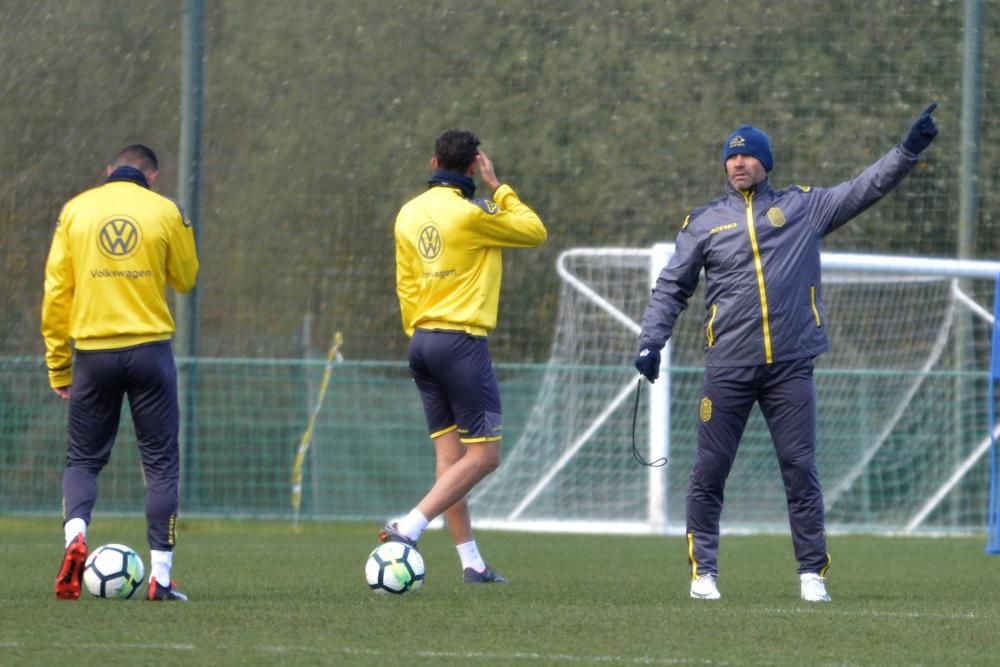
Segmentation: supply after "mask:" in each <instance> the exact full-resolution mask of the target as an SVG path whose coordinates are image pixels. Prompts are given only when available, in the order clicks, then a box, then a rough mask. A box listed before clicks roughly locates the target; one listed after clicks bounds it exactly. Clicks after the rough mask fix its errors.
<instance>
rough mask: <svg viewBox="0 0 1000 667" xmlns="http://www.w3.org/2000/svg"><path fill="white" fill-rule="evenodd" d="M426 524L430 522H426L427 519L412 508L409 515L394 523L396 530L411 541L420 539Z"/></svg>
mask: <svg viewBox="0 0 1000 667" xmlns="http://www.w3.org/2000/svg"><path fill="white" fill-rule="evenodd" d="M428 523H430V521H428V520H427V517H425V516H424V515H423V514H421V513H420V510H418V509H417V508H415V507H414V508H413V509H412V510H410V513H409V514H407V515H406V516H404V517H403V518H402V519H400V520H398V521H397V522H396V530H398V531H399V532H401V533H402V534H403V535H405V536H406V537H408V538H410V539H411V540H414V541H416V540H419V539H420V536H421V535H422V534H423V532H424V528H426V527H427V524H428Z"/></svg>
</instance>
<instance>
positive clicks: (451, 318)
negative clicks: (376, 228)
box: [395, 185, 548, 336]
mask: <svg viewBox="0 0 1000 667" xmlns="http://www.w3.org/2000/svg"><path fill="white" fill-rule="evenodd" d="M395 233H396V293H397V294H398V295H399V308H400V312H401V314H402V317H403V330H404V331H405V332H406V335H407V336H412V335H413V331H414V329H417V328H420V329H446V330H452V331H465V332H466V333H469V334H472V335H474V336H485V335H486V334H487V333H488V332H489V331H491V330H492V329H493V328H494V327H495V326H496V323H497V306H498V304H499V300H500V279H501V274H502V271H503V266H502V259H501V248H504V247H508V248H530V247H534V246H537V245H541V244H542V242H543V241H545V238H546V236H547V235H548V233H547V232H546V231H545V226H544V225H543V224H542V221H541V219H540V218H539V217H538V215H537V214H536V213H535V212H534V211H532V210H531V209H530V208H528V207H527V206H526V205H525V204H523V203H521V200H520V199H519V198H518V196H517V194H516V193H515V192H514V190H512V189H511V187H510V186H508V185H501V186H500V187H499V188H497V190H496V192H495V193H494V194H493V201H490V200H483V199H466V198H465V197H463V196H462V193H461V192H460V190H459V189H458V188H454V187H448V186H442V185H439V186H436V187H431V188H430V189H429V190H427V192H425V193H423V194H421V195H419V196H418V197H415V198H414V199H411V200H410V201H409V202H407V203H406V204H405V205H404V206H403V208H402V209H400V211H399V215H398V216H397V217H396V227H395Z"/></svg>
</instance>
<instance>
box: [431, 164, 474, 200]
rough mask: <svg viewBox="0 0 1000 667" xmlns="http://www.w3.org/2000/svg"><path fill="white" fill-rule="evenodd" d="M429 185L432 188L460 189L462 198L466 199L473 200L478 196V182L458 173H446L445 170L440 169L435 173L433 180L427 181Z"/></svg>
mask: <svg viewBox="0 0 1000 667" xmlns="http://www.w3.org/2000/svg"><path fill="white" fill-rule="evenodd" d="M427 185H429V186H430V187H432V188H433V187H436V186H439V185H443V186H445V187H449V188H458V189H459V190H461V191H462V196H463V197H465V198H466V199H472V197H473V196H475V194H476V182H475V181H474V180H472V177H471V176H466V175H465V174H460V173H458V172H457V171H444V170H443V169H439V170H438V171H435V172H434V175H433V176H431V180H429V181H427Z"/></svg>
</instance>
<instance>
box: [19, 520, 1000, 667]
mask: <svg viewBox="0 0 1000 667" xmlns="http://www.w3.org/2000/svg"><path fill="white" fill-rule="evenodd" d="M378 528H379V526H378V525H376V524H364V523H306V524H304V525H303V527H302V531H301V532H299V533H295V532H294V531H293V530H292V528H291V525H290V524H288V523H282V522H268V521H235V520H225V521H222V520H220V521H212V520H185V521H182V522H181V525H180V527H179V540H180V543H179V546H178V550H177V554H176V560H175V569H174V575H175V578H176V579H177V581H178V582H179V584H180V588H181V589H182V590H184V591H185V592H186V593H188V594H189V595H190V596H191V601H190V602H188V603H186V604H151V603H149V602H146V601H145V600H143V599H133V600H127V601H119V600H99V599H96V598H92V597H90V596H89V594H87V593H86V592H85V593H84V594H83V596H82V597H81V599H80V600H79V601H76V602H67V601H60V600H57V599H55V596H54V595H53V592H52V584H53V581H54V578H55V573H56V570H57V569H58V564H59V559H60V557H61V554H62V539H61V531H60V528H59V521H58V519H57V518H55V517H51V518H35V517H31V518H24V517H17V518H12V517H6V518H4V517H0V575H2V576H0V664H3V665H65V664H73V665H134V664H156V665H174V664H176V665H230V664H245V665H260V664H274V665H390V664H391V665H406V666H407V667H410V666H413V665H441V664H449V665H450V664H454V665H473V666H482V667H494V666H499V665H799V666H800V665H879V666H881V665H995V664H998V663H1000V641H998V639H997V637H998V636H1000V629H998V628H1000V558H998V557H996V556H988V555H986V554H984V540H983V539H982V538H947V539H930V538H902V537H896V538H883V537H872V536H832V537H831V538H830V549H831V553H832V555H833V568H832V569H831V572H830V578H829V581H828V583H829V589H830V593H831V595H832V596H833V602H832V603H830V604H827V605H816V604H812V605H810V604H806V603H804V602H802V601H801V600H800V599H799V597H798V578H797V576H796V574H795V564H794V560H793V558H792V554H791V543H790V539H789V538H788V537H787V536H773V535H770V536H736V535H733V536H724V537H723V542H722V552H721V554H720V568H721V570H722V576H721V577H720V580H719V583H720V588H721V590H722V593H723V599H722V600H720V601H718V602H712V601H704V600H691V599H689V598H688V597H687V585H688V571H687V562H686V559H685V555H684V554H685V548H684V542H683V540H682V539H681V538H676V537H670V538H662V537H625V536H580V535H540V534H521V533H505V532H493V531H480V533H479V534H478V539H479V543H480V546H481V548H482V550H483V552H484V554H485V555H486V557H487V559H488V560H489V561H490V562H491V563H493V564H495V565H496V567H497V569H498V570H500V571H501V572H502V573H503V574H505V575H506V576H508V577H509V578H510V580H511V583H510V584H509V585H507V586H469V585H464V584H462V583H461V574H460V571H459V565H458V558H457V555H456V554H455V550H454V547H453V546H452V544H451V539H450V535H449V534H448V533H447V532H446V531H439V530H435V531H429V532H428V533H426V534H425V535H424V537H423V539H422V540H421V544H420V547H421V552H422V553H423V555H424V558H425V561H426V563H427V583H426V585H425V586H424V588H423V589H422V590H420V591H419V592H417V593H415V594H413V595H407V596H403V597H395V596H391V597H390V596H376V595H375V594H373V593H371V592H370V591H369V590H368V589H367V586H366V584H365V582H364V576H363V567H364V560H365V557H366V556H367V554H368V552H369V551H370V550H371V549H372V548H373V547H374V542H375V534H376V532H377V530H378ZM89 542H90V545H91V547H92V548H93V547H96V546H98V545H100V544H103V543H106V542H124V543H125V544H129V545H131V546H133V547H135V548H137V549H138V550H139V552H140V554H141V555H142V557H143V560H144V561H146V560H147V559H148V550H147V549H146V546H145V527H144V524H143V522H142V521H141V520H138V519H117V518H116V519H108V518H101V517H100V516H99V515H98V517H97V518H96V520H95V523H94V524H93V526H92V527H91V532H90V536H89ZM147 566H148V563H147ZM140 593H145V585H143V587H142V588H141V589H140ZM137 595H138V594H137Z"/></svg>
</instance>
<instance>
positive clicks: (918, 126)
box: [901, 102, 938, 155]
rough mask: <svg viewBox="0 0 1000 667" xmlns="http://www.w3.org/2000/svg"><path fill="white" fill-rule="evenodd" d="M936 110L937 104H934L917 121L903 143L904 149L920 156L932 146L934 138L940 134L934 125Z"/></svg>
mask: <svg viewBox="0 0 1000 667" xmlns="http://www.w3.org/2000/svg"><path fill="white" fill-rule="evenodd" d="M935 109H937V102H934V103H932V104H931V105H930V106H928V107H927V108H926V109H924V112H923V113H922V114H920V116H918V117H917V120H916V121H915V122H914V123H913V127H911V128H910V131H909V132H907V133H906V137H905V138H904V139H903V141H902V142H901V143H902V145H903V148H905V149H906V150H908V151H909V152H911V153H916V154H917V155H919V154H920V152H921V151H923V150H924V149H925V148H927V147H928V146H930V145H931V142H932V141H934V137H936V136H937V133H938V129H937V125H935V124H934V118H932V117H931V114H932V113H934V110H935Z"/></svg>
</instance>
